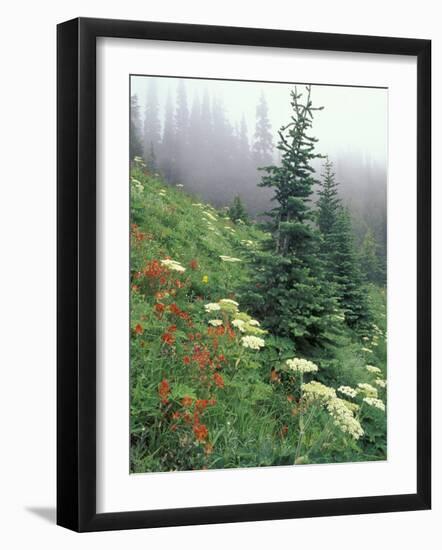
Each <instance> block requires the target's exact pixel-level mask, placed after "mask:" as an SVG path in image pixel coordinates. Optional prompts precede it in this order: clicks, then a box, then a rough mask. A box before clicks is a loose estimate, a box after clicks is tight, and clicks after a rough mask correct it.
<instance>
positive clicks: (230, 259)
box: [220, 256, 242, 263]
mask: <svg viewBox="0 0 442 550" xmlns="http://www.w3.org/2000/svg"><path fill="white" fill-rule="evenodd" d="M220 258H221V260H222V261H223V262H230V263H236V262H242V260H241V259H240V258H234V257H233V256H220Z"/></svg>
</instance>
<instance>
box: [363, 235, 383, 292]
mask: <svg viewBox="0 0 442 550" xmlns="http://www.w3.org/2000/svg"><path fill="white" fill-rule="evenodd" d="M378 250H379V245H378V243H377V242H376V239H375V236H374V234H373V231H372V230H371V229H370V228H368V229H367V232H366V233H365V237H364V240H363V241H362V246H361V251H360V254H359V256H360V264H361V269H362V272H363V273H364V275H365V276H366V277H367V280H368V281H370V282H372V283H376V284H383V283H384V282H385V273H384V272H383V270H382V267H381V261H380V259H379V255H378Z"/></svg>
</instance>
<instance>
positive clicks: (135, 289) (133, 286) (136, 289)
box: [132, 285, 140, 292]
mask: <svg viewBox="0 0 442 550" xmlns="http://www.w3.org/2000/svg"><path fill="white" fill-rule="evenodd" d="M139 290H140V287H139V286H138V285H132V292H138V291H139Z"/></svg>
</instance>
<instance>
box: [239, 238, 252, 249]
mask: <svg viewBox="0 0 442 550" xmlns="http://www.w3.org/2000/svg"><path fill="white" fill-rule="evenodd" d="M240 242H241V244H242V245H244V246H247V247H249V248H250V247H252V246H254V244H255V243H254V242H253V241H250V240H248V239H242V240H241V241H240Z"/></svg>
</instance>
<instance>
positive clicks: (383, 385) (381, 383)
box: [374, 378, 387, 388]
mask: <svg viewBox="0 0 442 550" xmlns="http://www.w3.org/2000/svg"><path fill="white" fill-rule="evenodd" d="M374 384H376V386H379V387H380V388H386V387H387V381H386V380H382V379H381V378H376V380H375V381H374Z"/></svg>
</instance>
